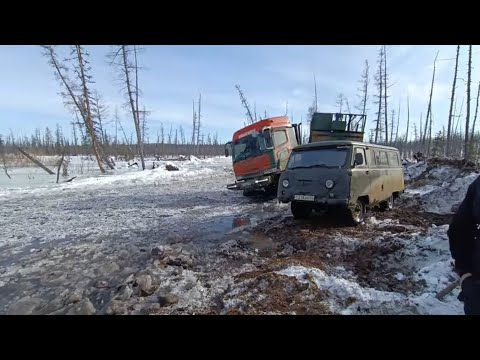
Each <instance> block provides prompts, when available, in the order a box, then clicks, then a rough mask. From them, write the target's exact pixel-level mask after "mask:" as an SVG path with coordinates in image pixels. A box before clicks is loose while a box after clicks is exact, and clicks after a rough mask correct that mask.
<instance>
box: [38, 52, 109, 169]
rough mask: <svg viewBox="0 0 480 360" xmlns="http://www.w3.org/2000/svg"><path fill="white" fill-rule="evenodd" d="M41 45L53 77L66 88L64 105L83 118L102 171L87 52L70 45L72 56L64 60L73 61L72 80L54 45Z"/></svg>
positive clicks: (63, 93)
mask: <svg viewBox="0 0 480 360" xmlns="http://www.w3.org/2000/svg"><path fill="white" fill-rule="evenodd" d="M42 47H43V49H44V55H45V56H46V57H47V58H48V60H49V64H50V65H51V66H52V67H53V68H54V71H55V77H56V78H57V80H59V81H60V83H61V85H63V86H64V87H65V89H66V92H62V97H63V99H64V102H65V105H67V106H71V107H73V109H74V111H78V113H79V114H80V116H81V117H82V119H83V123H84V125H85V127H86V129H87V132H88V134H89V135H90V140H91V146H92V151H93V153H94V155H95V158H96V159H97V164H98V167H99V169H100V171H101V172H102V173H104V172H105V169H104V168H103V164H102V155H101V149H100V146H99V144H98V139H97V132H96V131H95V126H94V121H93V116H92V110H91V102H92V98H91V92H90V89H89V84H91V83H92V77H91V75H89V70H90V67H89V65H88V64H89V62H88V60H87V58H88V53H87V52H86V51H85V50H84V49H83V47H82V46H81V45H74V46H72V47H71V52H70V54H71V56H72V58H70V59H67V60H66V61H65V62H71V63H73V68H74V72H75V76H76V81H73V80H71V79H70V78H69V77H68V74H67V72H68V70H69V68H68V67H67V65H66V63H62V62H60V61H59V60H58V56H57V54H56V52H55V49H54V46H52V45H46V46H42Z"/></svg>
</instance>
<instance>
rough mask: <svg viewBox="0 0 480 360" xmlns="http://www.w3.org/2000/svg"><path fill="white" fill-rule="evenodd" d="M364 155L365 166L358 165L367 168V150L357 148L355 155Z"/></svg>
mask: <svg viewBox="0 0 480 360" xmlns="http://www.w3.org/2000/svg"><path fill="white" fill-rule="evenodd" d="M358 153H360V154H362V156H363V164H362V165H357V166H358V167H365V166H367V157H366V156H365V150H364V149H363V148H358V147H357V148H355V154H358Z"/></svg>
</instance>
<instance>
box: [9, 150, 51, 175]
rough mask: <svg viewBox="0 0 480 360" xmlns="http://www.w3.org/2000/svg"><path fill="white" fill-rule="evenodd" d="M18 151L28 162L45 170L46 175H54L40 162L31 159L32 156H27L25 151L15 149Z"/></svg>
mask: <svg viewBox="0 0 480 360" xmlns="http://www.w3.org/2000/svg"><path fill="white" fill-rule="evenodd" d="M17 149H18V151H20V152H21V153H22V154H23V155H25V156H26V157H27V159H28V160H30V161H31V162H33V163H34V164H35V165H37V166H39V167H41V168H42V169H43V170H45V171H46V172H47V173H49V174H50V175H55V173H54V172H53V171H52V170H50V169H49V168H47V167H46V166H45V165H43V164H42V163H41V162H40V161H38V160H37V159H35V158H33V157H32V156H30V154H28V153H27V152H26V151H24V150H22V149H21V148H19V147H17Z"/></svg>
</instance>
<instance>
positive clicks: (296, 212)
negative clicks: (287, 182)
mask: <svg viewBox="0 0 480 360" xmlns="http://www.w3.org/2000/svg"><path fill="white" fill-rule="evenodd" d="M290 209H291V210H292V214H293V217H294V218H295V219H306V218H308V216H309V215H310V213H311V212H312V208H311V207H310V206H308V205H304V204H299V203H296V202H292V203H291V205H290Z"/></svg>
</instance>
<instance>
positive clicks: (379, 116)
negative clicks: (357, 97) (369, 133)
mask: <svg viewBox="0 0 480 360" xmlns="http://www.w3.org/2000/svg"><path fill="white" fill-rule="evenodd" d="M377 63H378V70H377V73H376V74H375V85H376V86H377V89H378V94H377V95H375V96H376V97H377V99H378V100H377V102H375V103H376V104H378V112H377V120H376V121H375V123H376V124H375V143H378V141H379V140H380V138H379V135H380V136H381V119H382V99H383V48H380V51H379V53H378V58H377Z"/></svg>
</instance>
